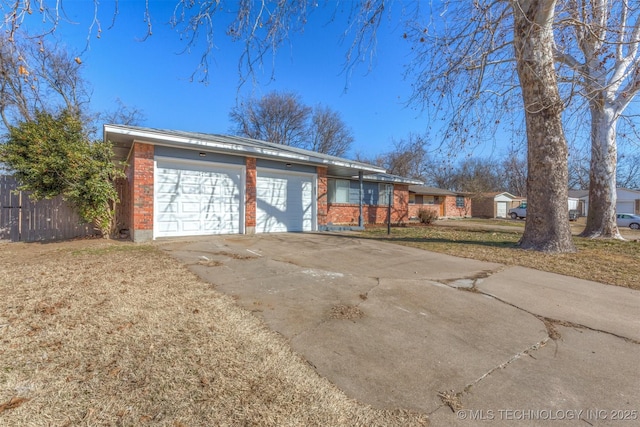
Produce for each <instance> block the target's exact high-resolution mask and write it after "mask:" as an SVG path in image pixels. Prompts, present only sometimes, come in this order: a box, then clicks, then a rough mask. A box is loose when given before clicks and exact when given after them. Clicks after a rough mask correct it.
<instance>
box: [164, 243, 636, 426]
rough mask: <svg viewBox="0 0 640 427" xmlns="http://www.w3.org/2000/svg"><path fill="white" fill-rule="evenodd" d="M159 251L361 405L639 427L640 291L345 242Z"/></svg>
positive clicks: (469, 417)
mask: <svg viewBox="0 0 640 427" xmlns="http://www.w3.org/2000/svg"><path fill="white" fill-rule="evenodd" d="M158 245H159V246H160V247H161V248H162V249H163V250H165V251H167V252H168V253H170V254H171V255H172V256H174V257H176V258H177V259H179V260H181V261H182V262H184V263H185V264H187V265H188V266H189V268H190V269H191V270H192V271H193V272H195V273H196V274H197V275H199V276H200V277H201V278H202V279H204V280H206V281H208V282H211V283H212V284H214V285H215V286H216V288H217V289H218V290H220V291H222V292H224V293H227V294H230V295H233V296H234V297H236V298H237V301H238V304H239V305H240V306H242V307H244V308H246V309H247V310H250V311H252V312H253V313H254V314H255V315H256V316H258V317H260V318H262V319H263V320H264V321H265V323H266V324H267V325H269V327H271V328H272V329H274V330H275V331H277V332H279V333H281V334H282V335H284V336H285V337H287V338H288V339H289V340H290V343H291V346H292V348H293V349H294V350H295V351H297V352H298V353H299V354H301V355H302V356H303V357H305V358H306V359H307V361H308V362H309V363H310V364H311V365H313V366H314V367H315V368H316V370H317V371H318V373H319V374H320V375H322V376H324V377H326V378H328V379H329V380H330V381H332V382H333V383H335V384H336V385H337V386H338V387H340V388H341V389H342V390H344V391H345V393H347V395H349V396H351V397H353V398H355V399H357V400H359V401H361V402H365V403H368V404H371V405H373V406H376V407H381V408H405V409H411V410H416V411H420V412H425V413H427V414H429V416H430V418H431V421H432V425H434V426H440V425H442V426H451V425H453V426H455V425H460V426H470V425H478V424H479V423H481V422H486V423H487V424H491V425H516V424H520V425H546V424H548V425H553V426H557V425H580V426H583V425H607V424H610V423H611V425H618V423H620V421H616V418H622V419H626V420H627V421H626V422H623V423H622V424H621V425H639V424H640V414H638V412H639V411H640V403H639V402H640V387H639V384H640V292H637V291H633V290H629V289H624V288H619V287H614V286H607V285H602V284H599V283H595V282H588V281H584V280H579V279H574V278H568V277H564V276H559V275H554V274H550V273H543V272H539V271H536V270H530V269H525V268H521V267H505V266H504V265H501V264H493V263H486V262H480V261H474V260H469V259H463V258H456V257H452V256H447V255H441V254H436V253H432V252H427V251H423V250H419V249H413V248H408V247H403V246H398V245H394V244H390V243H381V242H376V241H372V240H365V239H360V238H358V237H357V236H353V235H347V234H345V235H338V234H309V233H305V234H269V235H255V236H219V237H207V238H198V239H193V240H189V241H187V240H180V241H178V240H169V241H160V242H158Z"/></svg>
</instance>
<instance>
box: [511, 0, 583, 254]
mask: <svg viewBox="0 0 640 427" xmlns="http://www.w3.org/2000/svg"><path fill="white" fill-rule="evenodd" d="M555 3H556V2H555V0H529V1H527V0H512V1H511V4H512V6H513V12H514V47H515V54H516V63H517V69H518V77H519V79H520V86H521V88H522V98H523V101H524V106H525V118H526V124H527V141H528V155H527V164H528V176H527V222H526V225H525V229H524V234H523V236H522V239H521V240H520V243H519V244H520V247H522V248H523V249H533V250H537V251H542V252H551V253H562V252H575V251H576V248H575V246H574V244H573V239H572V237H571V229H570V226H569V209H568V177H569V173H568V166H567V158H568V148H567V142H566V139H565V137H564V132H563V129H562V117H561V114H562V108H563V104H562V100H561V99H560V94H559V92H558V85H557V82H556V73H555V67H554V62H553V61H554V58H553V32H552V23H553V16H554V8H555Z"/></svg>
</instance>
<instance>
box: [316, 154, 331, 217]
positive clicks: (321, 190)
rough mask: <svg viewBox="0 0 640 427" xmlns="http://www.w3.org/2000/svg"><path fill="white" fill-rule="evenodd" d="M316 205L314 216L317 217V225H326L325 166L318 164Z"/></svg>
mask: <svg viewBox="0 0 640 427" xmlns="http://www.w3.org/2000/svg"><path fill="white" fill-rule="evenodd" d="M316 171H317V174H318V205H317V210H316V216H317V217H318V226H323V225H327V221H328V217H327V214H328V203H327V200H328V199H327V197H328V195H327V168H325V167H322V166H318V167H317V169H316Z"/></svg>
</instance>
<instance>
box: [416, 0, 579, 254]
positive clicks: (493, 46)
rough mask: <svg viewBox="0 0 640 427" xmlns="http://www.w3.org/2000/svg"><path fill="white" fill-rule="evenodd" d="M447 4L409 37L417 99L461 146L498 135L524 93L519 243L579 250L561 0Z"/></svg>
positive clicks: (550, 249) (555, 249)
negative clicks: (523, 211) (561, 54)
mask: <svg viewBox="0 0 640 427" xmlns="http://www.w3.org/2000/svg"><path fill="white" fill-rule="evenodd" d="M441 5H442V6H441V8H440V9H439V10H438V11H437V12H438V13H437V15H436V14H435V13H432V14H431V16H432V17H435V16H440V17H442V19H443V20H444V22H442V21H440V20H436V19H435V18H434V19H433V21H432V23H430V24H427V25H421V24H420V23H417V24H416V25H414V26H413V29H412V31H409V32H408V34H407V38H409V39H411V40H413V41H414V42H415V49H416V51H417V55H416V60H415V62H414V64H412V65H413V68H412V70H417V72H418V75H417V84H416V89H417V91H416V101H419V102H422V103H423V105H425V107H426V108H430V109H432V110H434V113H435V115H437V116H439V118H442V119H443V120H444V122H445V123H446V124H447V125H448V126H447V127H446V132H445V134H444V138H445V139H446V140H448V141H449V143H450V144H451V148H452V149H455V148H456V146H457V147H458V149H459V147H460V146H461V145H466V146H469V145H473V144H477V143H476V142H474V141H477V140H480V139H481V138H482V135H489V134H493V131H494V130H495V128H496V126H498V125H499V124H500V122H501V121H502V118H503V117H502V115H503V114H504V113H505V111H506V112H508V111H514V108H513V106H514V105H515V104H514V100H515V98H514V95H518V94H519V95H520V96H521V101H520V102H521V103H522V105H523V106H524V115H525V118H526V130H527V147H528V154H527V173H528V178H527V197H528V200H529V208H528V212H527V215H528V220H527V224H526V226H525V231H524V234H523V237H522V239H521V241H520V246H521V247H522V248H525V249H534V250H539V251H545V252H574V251H575V246H574V245H573V241H572V238H571V232H570V229H569V221H568V210H567V204H566V203H567V202H566V200H567V179H568V172H567V155H568V150H567V143H566V140H565V137H564V132H563V128H562V121H561V114H562V110H563V102H562V99H561V98H560V95H559V91H558V85H557V81H556V75H555V66H554V58H553V52H554V51H553V47H554V40H553V31H552V30H553V23H554V17H555V14H554V12H555V6H556V1H555V0H539V1H528V0H510V1H476V2H472V3H469V2H458V1H453V0H451V1H444V2H442V3H441ZM514 65H515V66H514ZM434 95H435V96H434ZM518 111H520V110H518ZM447 115H448V117H447Z"/></svg>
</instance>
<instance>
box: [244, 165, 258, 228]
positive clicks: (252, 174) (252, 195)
mask: <svg viewBox="0 0 640 427" xmlns="http://www.w3.org/2000/svg"><path fill="white" fill-rule="evenodd" d="M246 166H247V177H246V181H247V184H246V185H247V187H246V192H245V193H246V194H245V200H246V204H245V212H244V225H245V232H246V233H247V234H254V233H255V230H256V185H257V176H258V174H257V171H256V159H255V158H253V157H247V158H246Z"/></svg>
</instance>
